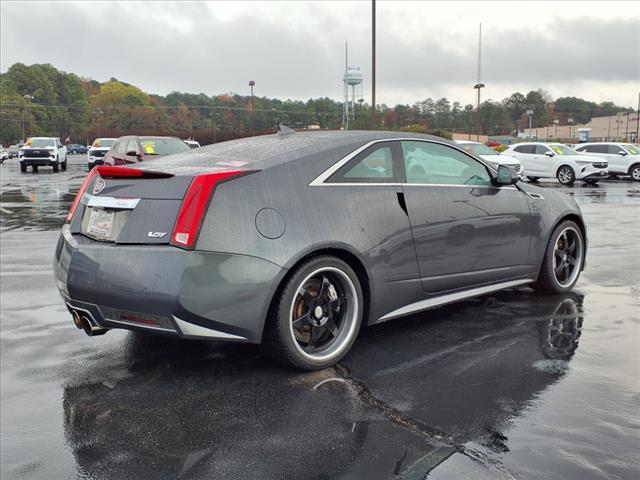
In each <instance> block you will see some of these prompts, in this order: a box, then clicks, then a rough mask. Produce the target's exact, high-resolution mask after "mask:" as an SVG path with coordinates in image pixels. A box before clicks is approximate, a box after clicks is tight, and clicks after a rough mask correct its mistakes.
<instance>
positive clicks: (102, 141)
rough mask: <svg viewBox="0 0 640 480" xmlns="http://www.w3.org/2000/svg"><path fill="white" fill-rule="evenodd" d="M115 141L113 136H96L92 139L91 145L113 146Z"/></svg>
mask: <svg viewBox="0 0 640 480" xmlns="http://www.w3.org/2000/svg"><path fill="white" fill-rule="evenodd" d="M114 143H116V140H115V138H96V139H95V140H94V141H93V144H92V145H91V146H92V147H96V148H98V147H104V148H106V147H109V148H111V147H113V144H114Z"/></svg>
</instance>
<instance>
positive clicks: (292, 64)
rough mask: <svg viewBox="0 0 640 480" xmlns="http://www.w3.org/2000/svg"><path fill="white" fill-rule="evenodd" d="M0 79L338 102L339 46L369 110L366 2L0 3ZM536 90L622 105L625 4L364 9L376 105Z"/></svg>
mask: <svg viewBox="0 0 640 480" xmlns="http://www.w3.org/2000/svg"><path fill="white" fill-rule="evenodd" d="M0 18H1V25H0V27H1V28H0V32H1V33H0V40H1V42H0V44H1V45H0V48H1V51H0V69H1V70H2V71H3V72H4V71H6V70H7V68H8V67H9V66H10V65H12V64H13V63H15V62H23V63H26V64H32V63H51V64H53V65H54V66H56V67H57V68H59V69H62V70H65V71H68V72H74V73H76V74H79V75H81V76H86V77H91V78H93V79H96V80H99V81H105V80H108V79H109V78H110V77H116V78H118V79H119V80H122V81H126V82H129V83H133V84H135V85H137V86H139V87H141V88H142V89H144V90H145V91H147V92H150V93H157V94H162V95H164V94H167V93H169V92H171V91H174V90H178V91H183V92H191V93H200V92H203V93H206V94H207V95H212V94H218V93H224V92H237V93H241V94H246V93H248V89H249V87H248V82H249V80H255V82H256V87H255V92H256V95H258V96H269V97H278V98H281V99H286V98H292V99H303V100H306V99H308V98H311V97H320V96H328V97H331V98H334V99H340V98H341V97H342V83H341V79H342V74H343V71H344V42H345V40H348V42H349V63H350V65H354V66H359V67H360V68H361V70H362V72H363V74H364V77H365V81H364V98H365V99H366V100H367V101H370V98H371V83H370V78H371V2H370V1H362V2H340V1H324V2H256V3H254V2H230V3H227V2H211V3H195V2H194V3H187V2H180V3H177V2H176V3H172V2H162V3H150V2H143V3H137V2H122V3H118V2H114V1H111V2H104V3H101V2H94V1H84V2H80V1H76V2H60V1H49V2H33V1H31V2H24V1H22V2H12V1H5V0H2V2H1V3H0ZM479 22H482V29H483V40H482V41H483V50H482V58H483V62H482V72H483V73H482V81H483V83H485V84H486V88H485V89H484V90H483V92H482V95H483V98H492V99H494V100H502V99H503V98H504V97H506V96H508V95H510V94H511V93H512V92H514V91H517V90H519V91H521V92H522V93H526V92H527V91H529V90H531V89H537V88H543V89H545V90H547V91H549V93H550V94H551V95H552V96H553V97H554V98H556V97H560V96H570V95H574V96H579V97H583V98H587V99H590V100H594V101H598V102H600V101H604V100H612V101H614V102H616V103H617V104H619V105H623V106H630V107H634V108H635V107H636V106H637V103H638V93H639V91H640V3H639V2H621V3H617V2H606V1H603V2H552V3H545V2H531V3H525V2H495V3H493V2H471V3H467V2H442V3H441V2H418V1H414V2H384V1H379V2H378V3H377V48H378V55H377V94H376V97H377V102H378V103H386V104H388V105H394V104H396V103H413V102H414V101H416V100H420V99H424V98H427V97H432V98H439V97H442V96H446V97H448V98H449V99H450V100H452V101H453V100H458V101H460V102H462V104H463V105H464V104H466V103H473V101H474V91H473V89H472V86H473V85H474V84H475V83H476V69H477V47H478V23H479Z"/></svg>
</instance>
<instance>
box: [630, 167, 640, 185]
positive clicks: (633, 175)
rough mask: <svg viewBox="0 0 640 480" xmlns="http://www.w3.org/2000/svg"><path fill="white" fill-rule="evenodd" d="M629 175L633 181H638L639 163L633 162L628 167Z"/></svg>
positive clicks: (639, 177) (639, 180) (639, 179)
mask: <svg viewBox="0 0 640 480" xmlns="http://www.w3.org/2000/svg"><path fill="white" fill-rule="evenodd" d="M629 175H631V180H633V181H634V182H640V163H635V164H633V165H631V166H630V167H629Z"/></svg>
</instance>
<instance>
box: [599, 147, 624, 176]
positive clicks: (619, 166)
mask: <svg viewBox="0 0 640 480" xmlns="http://www.w3.org/2000/svg"><path fill="white" fill-rule="evenodd" d="M605 147H606V148H607V155H603V156H602V158H604V159H605V160H607V161H608V162H609V171H610V172H613V173H622V174H626V173H627V170H628V166H629V160H628V158H627V151H626V150H625V149H624V148H622V147H621V146H620V145H613V144H609V145H605ZM620 152H624V153H625V154H624V155H621V154H620Z"/></svg>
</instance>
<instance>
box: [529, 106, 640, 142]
mask: <svg viewBox="0 0 640 480" xmlns="http://www.w3.org/2000/svg"><path fill="white" fill-rule="evenodd" d="M639 127H640V124H639V122H638V112H624V113H619V114H618V115H611V116H609V117H595V118H592V119H591V121H590V122H589V123H583V124H569V125H559V124H551V125H548V126H545V127H535V128H532V129H531V130H529V129H528V128H525V129H524V131H522V132H520V133H519V135H518V136H519V137H520V138H526V139H535V140H540V141H547V140H551V139H561V140H563V141H570V140H572V141H575V142H576V143H577V142H578V141H582V142H586V141H592V142H606V141H626V142H633V143H637V142H638V129H639Z"/></svg>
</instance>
